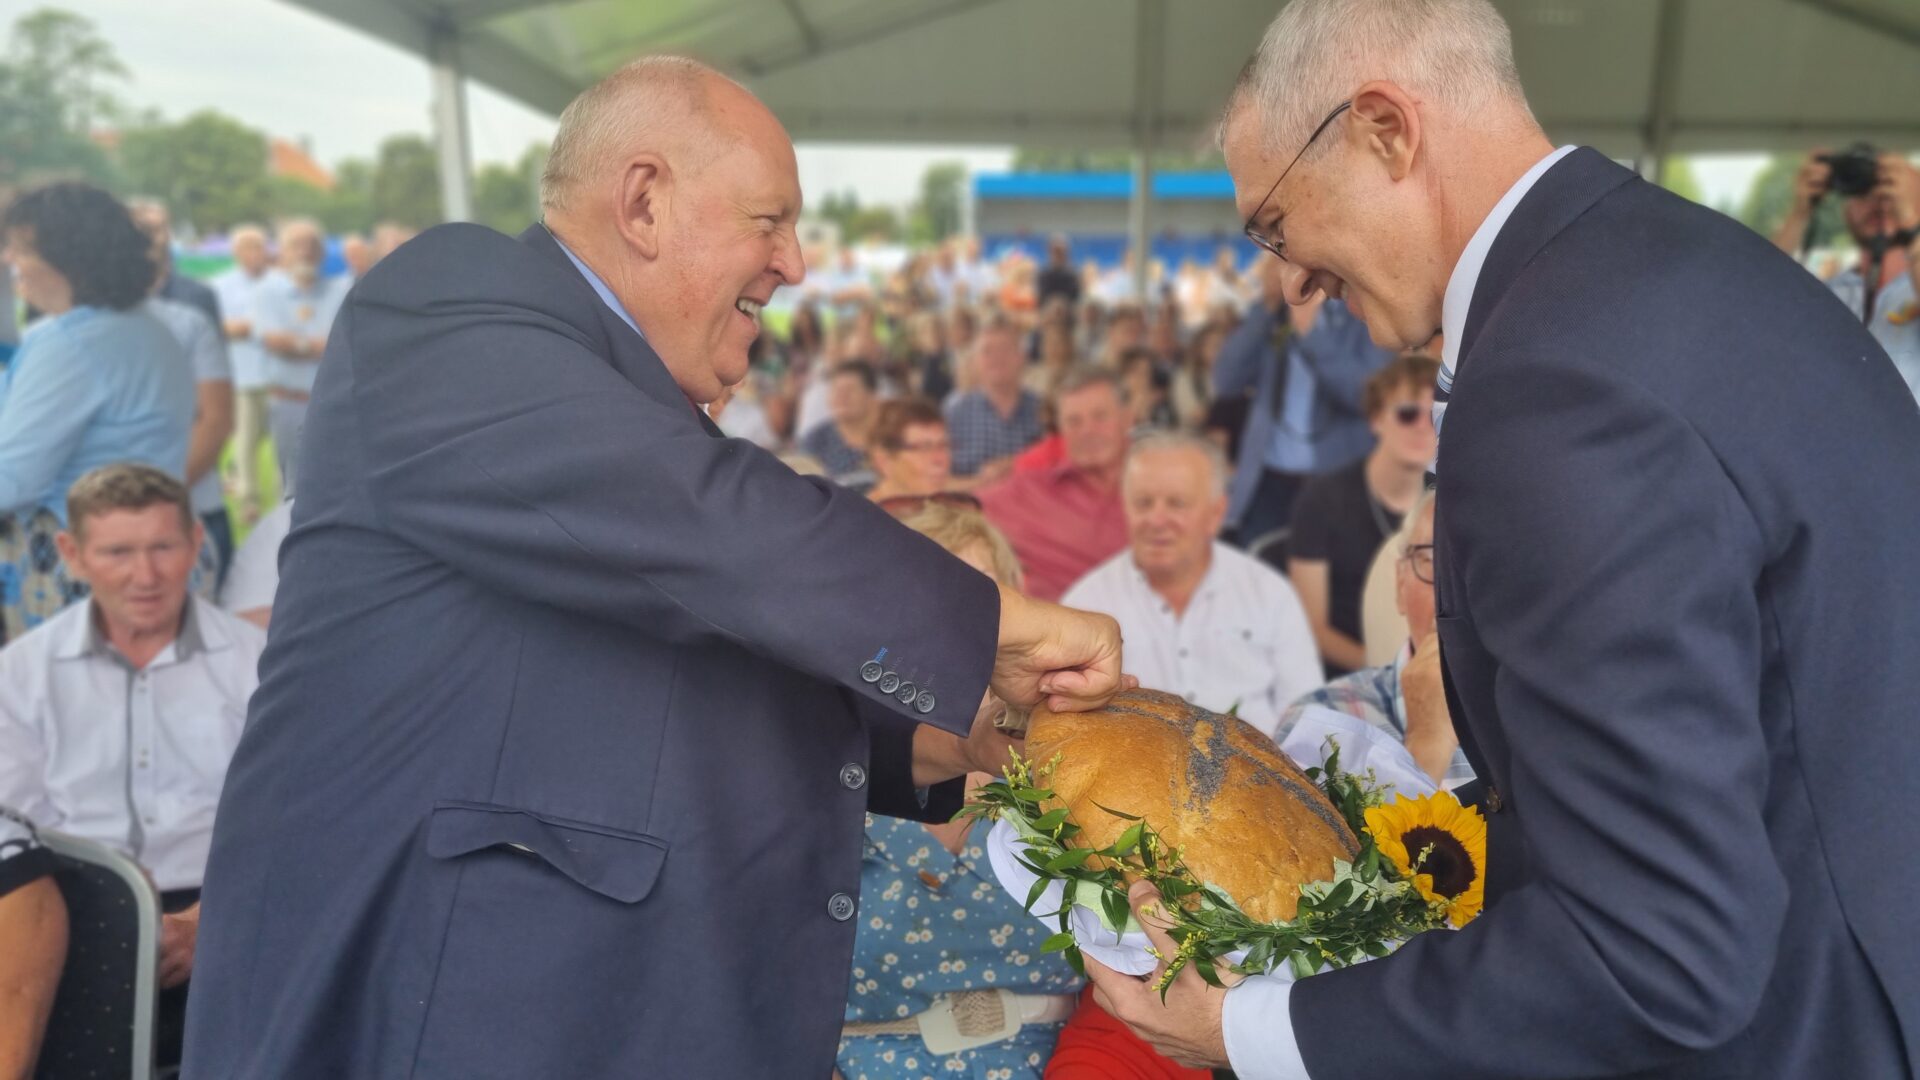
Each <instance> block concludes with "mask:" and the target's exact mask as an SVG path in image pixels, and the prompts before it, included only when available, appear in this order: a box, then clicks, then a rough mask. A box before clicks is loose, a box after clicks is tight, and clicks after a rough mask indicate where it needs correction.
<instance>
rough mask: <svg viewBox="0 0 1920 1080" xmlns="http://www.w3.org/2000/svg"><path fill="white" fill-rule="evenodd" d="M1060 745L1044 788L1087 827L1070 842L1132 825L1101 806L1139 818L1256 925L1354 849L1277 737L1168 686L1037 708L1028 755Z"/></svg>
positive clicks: (1112, 834) (1282, 913) (1049, 752)
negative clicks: (1070, 706)
mask: <svg viewBox="0 0 1920 1080" xmlns="http://www.w3.org/2000/svg"><path fill="white" fill-rule="evenodd" d="M1055 754H1060V755H1061V759H1060V765H1059V768H1058V769H1056V770H1055V772H1054V775H1053V778H1052V779H1051V780H1050V781H1049V786H1051V787H1052V788H1053V791H1054V795H1055V798H1056V799H1058V800H1060V802H1061V803H1062V804H1064V805H1065V806H1066V807H1067V808H1068V811H1069V812H1070V813H1071V814H1072V815H1073V821H1074V823H1075V824H1077V825H1079V826H1080V828H1081V830H1082V831H1081V833H1080V835H1079V836H1078V837H1076V838H1075V840H1074V842H1075V844H1076V846H1077V845H1079V844H1086V845H1089V846H1092V847H1105V846H1107V845H1108V844H1111V843H1113V842H1114V841H1115V840H1116V839H1118V838H1119V836H1120V833H1121V832H1122V831H1124V830H1125V829H1126V828H1127V826H1128V825H1129V824H1130V822H1128V821H1125V820H1123V819H1121V818H1117V817H1114V816H1113V815H1112V814H1109V813H1107V812H1106V811H1104V810H1102V809H1101V808H1100V807H1102V806H1105V807H1109V808H1111V809H1114V810H1119V811H1121V812H1123V813H1128V814H1134V815H1137V816H1140V817H1143V818H1145V819H1146V821H1147V824H1149V825H1151V826H1152V827H1153V829H1154V830H1155V831H1156V832H1158V833H1159V834H1160V835H1161V837H1163V838H1164V839H1165V840H1166V842H1167V843H1168V844H1170V845H1172V846H1174V847H1178V848H1180V849H1182V851H1183V853H1184V858H1185V860H1186V864H1187V868H1188V869H1189V870H1191V871H1193V873H1194V875H1195V876H1197V877H1198V878H1200V880H1202V881H1206V882H1210V883H1212V884H1214V885H1217V886H1219V887H1220V888H1222V889H1225V890H1226V892H1227V895H1229V896H1231V897H1233V898H1234V900H1235V901H1236V902H1237V903H1239V905H1240V908H1241V910H1243V911H1245V912H1246V913H1247V914H1248V915H1250V916H1252V917H1253V918H1254V919H1257V920H1260V921H1263V922H1273V921H1280V920H1286V919H1291V918H1293V915H1294V911H1295V910H1296V908H1297V907H1298V905H1299V900H1300V894H1299V887H1300V886H1301V885H1303V884H1305V883H1307V882H1311V881H1324V880H1326V879H1328V878H1330V877H1332V876H1333V860H1335V859H1351V858H1352V857H1353V855H1354V852H1355V851H1356V849H1357V844H1356V843H1355V840H1354V837H1353V833H1352V831H1351V830H1349V829H1348V828H1347V826H1346V823H1345V822H1343V821H1341V819H1340V813H1339V811H1337V810H1335V809H1334V806H1333V804H1332V803H1331V802H1329V801H1328V800H1327V797H1326V795H1325V794H1324V793H1322V792H1321V790H1320V788H1319V786H1318V785H1316V784H1314V783H1313V781H1311V780H1309V779H1307V777H1306V775H1305V774H1304V773H1302V772H1301V771H1300V770H1299V768H1297V767H1296V766H1295V765H1294V764H1293V762H1292V761H1289V760H1288V759H1287V756H1286V755H1285V754H1282V753H1281V752H1280V749H1279V747H1277V746H1275V745H1274V744H1273V740H1271V739H1269V738H1267V737H1266V736H1265V735H1262V734H1261V733H1260V732H1259V731H1257V730H1255V729H1254V728H1252V727H1250V726H1248V725H1247V724H1246V723H1245V722H1243V721H1241V720H1237V719H1235V718H1233V717H1230V716H1221V715H1219V714H1217V713H1211V712H1208V711H1207V710H1205V709H1202V708H1198V707H1196V706H1194V705H1190V704H1188V703H1187V702H1186V701H1184V700H1182V699H1180V698H1178V697H1175V696H1174V695H1172V694H1163V693H1160V692H1159V691H1156V690H1128V691H1125V692H1123V693H1122V694H1120V695H1119V696H1118V697H1116V698H1114V699H1113V701H1112V703H1110V704H1109V705H1108V706H1107V707H1106V708H1104V709H1097V710H1095V711H1093V712H1086V713H1053V712H1049V711H1047V710H1046V709H1045V708H1039V709H1035V710H1034V712H1033V717H1032V719H1031V720H1030V721H1029V723H1028V727H1027V756H1028V757H1029V758H1030V759H1031V760H1033V761H1036V762H1041V763H1045V762H1047V761H1049V760H1051V759H1052V758H1053V756H1054V755H1055ZM1096 804H1098V805H1096ZM1049 809H1051V807H1049Z"/></svg>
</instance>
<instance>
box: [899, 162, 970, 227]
mask: <svg viewBox="0 0 1920 1080" xmlns="http://www.w3.org/2000/svg"><path fill="white" fill-rule="evenodd" d="M966 185H967V167H966V166H965V165H964V164H962V163H960V162H958V161H941V162H936V163H935V164H933V165H929V166H928V167H927V171H926V173H925V174H923V175H922V176H921V177H920V202H919V204H918V205H917V206H916V207H915V208H914V211H913V214H912V217H911V219H910V223H911V227H910V228H909V232H910V233H911V234H912V239H913V240H914V242H916V243H938V242H940V241H942V240H945V239H946V238H947V237H949V236H952V235H953V234H954V233H957V232H959V231H960V212H961V205H962V202H963V201H964V200H965V199H966Z"/></svg>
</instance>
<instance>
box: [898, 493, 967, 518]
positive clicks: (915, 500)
mask: <svg viewBox="0 0 1920 1080" xmlns="http://www.w3.org/2000/svg"><path fill="white" fill-rule="evenodd" d="M928 503H932V504H933V505H935V506H944V507H946V508H947V509H949V510H979V509H980V500H979V499H976V498H974V497H973V496H971V495H969V494H967V493H966V492H964V491H936V492H934V493H933V494H931V495H895V496H892V497H891V498H886V499H881V500H880V501H879V503H877V504H876V505H878V506H879V507H880V509H882V510H885V511H886V512H887V513H889V514H892V515H893V516H894V517H897V518H910V517H912V516H913V515H915V514H917V513H919V512H920V511H922V510H925V509H926V508H927V504H928Z"/></svg>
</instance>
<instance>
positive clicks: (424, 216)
mask: <svg viewBox="0 0 1920 1080" xmlns="http://www.w3.org/2000/svg"><path fill="white" fill-rule="evenodd" d="M372 196H373V212H374V217H375V218H377V219H379V220H381V221H397V222H399V223H400V224H402V225H407V226H410V227H412V228H416V229H424V228H427V227H429V226H432V225H438V224H440V222H442V221H444V220H446V215H445V213H444V212H443V211H442V210H441V208H440V162H439V159H438V157H437V156H436V155H435V154H434V152H433V147H432V146H431V145H430V144H429V143H428V142H427V140H425V139H423V138H421V137H420V136H418V135H394V136H392V137H390V138H388V139H387V140H386V141H385V142H383V143H381V144H380V153H379V156H378V158H377V159H376V160H375V162H374V166H373V185H372Z"/></svg>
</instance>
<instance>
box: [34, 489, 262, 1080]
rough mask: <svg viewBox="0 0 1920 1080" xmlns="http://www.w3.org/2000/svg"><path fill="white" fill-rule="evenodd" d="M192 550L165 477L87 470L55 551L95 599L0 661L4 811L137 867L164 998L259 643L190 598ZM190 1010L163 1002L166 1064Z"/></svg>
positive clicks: (194, 928)
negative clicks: (147, 895)
mask: <svg viewBox="0 0 1920 1080" xmlns="http://www.w3.org/2000/svg"><path fill="white" fill-rule="evenodd" d="M203 539H204V534H203V531H202V529H201V526H200V523H199V522H198V521H197V520H196V519H195V518H194V516H193V510H192V504H191V501H190V498H189V496H188V494H187V489H186V487H185V485H183V484H181V483H180V482H179V481H178V480H175V479H174V478H173V477H171V476H169V475H167V474H166V473H164V472H162V471H160V470H158V469H154V468H151V467H149V466H145V465H136V464H131V463H121V464H114V465H107V466H103V467H101V468H98V469H95V470H93V471H92V472H89V473H87V474H86V475H84V476H82V477H81V478H80V479H79V480H77V481H75V482H74V484H73V487H72V488H71V489H70V490H69V492H68V495H67V531H66V532H63V533H61V534H60V535H59V537H58V540H57V543H58V545H59V548H60V556H61V558H62V559H64V560H65V561H66V564H67V567H68V571H69V573H71V574H72V576H73V577H74V578H75V579H77V580H80V581H85V582H86V583H87V584H88V585H89V586H90V587H91V589H92V598H91V599H90V600H88V601H87V602H86V603H83V604H75V605H73V606H71V607H69V608H67V609H66V610H65V611H63V612H61V613H60V614H59V615H58V616H56V617H54V618H53V619H50V620H48V621H47V622H45V623H43V624H42V625H41V626H39V627H38V628H36V629H35V630H33V631H32V632H31V633H28V634H27V635H25V636H24V637H21V638H20V639H19V640H17V641H14V642H12V643H10V644H9V645H8V646H7V647H6V648H5V649H4V650H0V805H4V806H9V807H12V808H14V809H15V810H16V811H18V812H19V813H21V814H22V815H24V816H25V817H27V818H28V819H30V820H32V821H33V822H34V823H35V824H36V825H38V826H39V827H40V828H44V829H57V830H59V831H61V832H64V833H69V834H71V835H74V836H79V837H82V838H84V839H88V840H94V841H97V842H99V843H102V844H105V845H107V846H109V847H112V848H114V849H116V850H118V851H121V852H123V853H124V854H126V855H127V856H129V857H130V858H132V859H134V860H135V861H136V862H138V863H139V864H140V865H141V866H142V867H143V868H145V869H146V871H147V873H148V875H149V876H150V877H151V878H152V880H153V883H154V886H155V888H157V889H158V890H159V892H160V894H161V906H162V909H163V911H165V912H167V914H166V915H165V916H164V919H163V921H162V925H161V944H160V984H161V986H162V987H163V988H164V989H170V990H171V989H174V988H179V987H182V986H183V985H184V984H185V983H186V981H187V978H188V976H189V974H190V973H191V971H192V969H193V952H194V942H195V939H196V936H197V934H198V930H199V919H200V914H199V889H200V881H201V876H202V874H203V873H204V872H205V870H206V864H207V851H208V847H209V844H210V843H211V841H212V838H213V818H214V810H215V807H216V806H217V805H218V804H219V801H220V789H221V787H222V785H223V783H224V781H225V778H226V772H227V763H228V761H229V760H230V759H231V758H232V756H233V752H234V748H235V747H236V746H237V745H238V743H239V741H240V730H241V727H242V725H243V724H244V722H245V720H246V711H247V699H248V698H249V697H251V696H252V694H253V691H254V688H255V687H256V686H257V685H258V683H259V676H258V674H257V670H256V669H257V667H258V664H259V660H260V651H261V649H262V648H264V647H265V645H266V635H265V634H263V633H262V632H261V631H260V630H259V629H257V628H255V627H254V626H251V625H249V624H247V623H245V622H242V621H240V620H239V619H237V618H235V617H233V616H231V615H228V614H227V613H225V612H223V611H221V610H220V609H218V608H216V607H214V606H213V605H212V604H208V603H206V602H204V601H201V600H199V599H196V598H193V597H190V596H189V595H188V591H187V583H188V580H189V578H190V576H191V575H192V572H193V567H194V561H195V556H196V554H197V552H198V551H199V549H200V544H201V542H202V540H203ZM185 1006H186V1002H185V997H184V994H183V993H173V994H163V995H162V999H161V1005H160V1012H161V1017H160V1022H159V1024H158V1030H159V1031H160V1039H159V1041H160V1044H161V1051H160V1054H161V1057H162V1058H163V1059H167V1058H171V1059H172V1060H174V1061H177V1060H178V1057H177V1054H178V1045H177V1040H178V1034H179V1031H180V1030H181V1029H182V1026H183V1022H184V1017H185Z"/></svg>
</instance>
